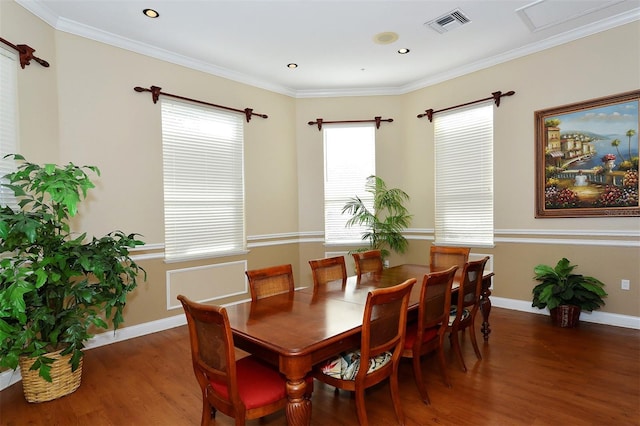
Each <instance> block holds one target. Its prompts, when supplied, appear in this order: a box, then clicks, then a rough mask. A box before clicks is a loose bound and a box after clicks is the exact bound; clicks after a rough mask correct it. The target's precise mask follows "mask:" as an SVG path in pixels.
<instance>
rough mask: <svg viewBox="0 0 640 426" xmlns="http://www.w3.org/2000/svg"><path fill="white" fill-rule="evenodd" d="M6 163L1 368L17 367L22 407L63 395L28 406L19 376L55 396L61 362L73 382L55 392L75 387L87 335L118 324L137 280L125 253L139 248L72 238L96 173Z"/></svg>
mask: <svg viewBox="0 0 640 426" xmlns="http://www.w3.org/2000/svg"><path fill="white" fill-rule="evenodd" d="M7 157H12V158H13V159H14V160H16V161H18V162H19V165H18V167H17V170H16V171H15V172H14V173H10V174H8V175H6V176H4V182H5V183H3V186H4V187H7V188H10V189H11V190H12V191H13V193H14V194H15V197H16V201H17V205H14V206H8V205H2V206H0V367H3V368H10V369H15V368H17V366H18V365H20V368H21V370H22V379H23V386H24V387H25V396H26V397H27V399H28V400H30V401H42V400H49V399H54V398H56V397H58V396H62V394H57V393H56V392H58V391H56V390H55V389H54V390H47V391H45V395H44V396H43V397H42V399H40V397H38V396H37V395H31V398H30V397H29V396H28V394H27V393H28V391H29V390H28V389H27V386H28V385H29V384H28V383H26V382H25V375H27V374H30V375H31V376H34V377H35V379H34V380H39V381H40V382H42V381H43V380H44V381H46V382H52V386H54V388H55V386H56V384H57V383H58V380H57V378H56V377H52V374H53V372H54V370H53V368H54V367H55V368H58V366H59V365H60V363H61V362H62V364H63V367H65V368H67V369H68V367H69V366H70V367H71V368H70V371H71V372H72V373H74V374H76V375H77V377H78V379H77V380H76V381H75V382H76V383H75V384H74V385H73V386H74V387H73V388H72V389H66V390H62V391H61V392H63V394H65V393H70V392H73V391H74V390H75V389H76V388H77V387H78V386H79V384H80V383H79V374H80V372H81V371H82V369H81V367H82V357H83V352H82V348H83V347H84V344H85V342H86V341H87V340H88V339H90V338H91V337H93V336H92V331H93V330H96V329H107V328H109V323H110V324H111V326H112V327H113V329H114V330H115V329H116V328H118V326H119V325H120V324H121V323H122V322H123V317H122V311H123V308H124V306H125V303H126V296H127V293H129V292H130V291H132V290H133V289H134V288H135V287H136V280H137V276H138V274H139V273H140V272H143V273H144V270H143V269H142V268H140V267H139V266H138V265H137V264H136V263H135V262H134V261H133V260H132V259H131V258H130V256H129V249H130V248H133V247H136V246H138V245H142V244H144V243H143V242H142V241H139V240H138V239H137V238H136V234H129V235H127V234H124V233H122V232H120V231H114V232H111V233H109V234H107V235H105V236H103V237H101V238H95V237H93V238H87V236H86V234H84V233H83V234H75V233H73V232H72V231H71V228H70V224H69V222H70V220H71V218H72V217H73V216H75V215H76V213H77V211H78V210H77V207H78V203H79V202H80V201H81V200H82V199H83V198H86V195H87V191H88V190H89V189H91V188H93V187H94V184H93V183H92V182H91V180H90V178H89V176H88V175H87V172H93V173H95V174H97V175H99V173H100V172H99V170H98V168H97V167H95V166H82V167H78V166H76V165H74V164H73V163H69V164H68V165H66V166H62V167H60V166H57V165H55V164H45V165H43V166H40V165H37V164H33V163H30V162H27V161H26V160H25V159H24V157H22V156H21V155H10V156H6V157H5V158H7ZM55 371H56V372H57V369H56V370H55ZM36 373H37V374H36ZM61 374H64V373H61ZM65 380H66V379H65ZM39 386H42V385H39ZM47 392H50V394H49V393H47ZM51 395H53V396H52V397H51Z"/></svg>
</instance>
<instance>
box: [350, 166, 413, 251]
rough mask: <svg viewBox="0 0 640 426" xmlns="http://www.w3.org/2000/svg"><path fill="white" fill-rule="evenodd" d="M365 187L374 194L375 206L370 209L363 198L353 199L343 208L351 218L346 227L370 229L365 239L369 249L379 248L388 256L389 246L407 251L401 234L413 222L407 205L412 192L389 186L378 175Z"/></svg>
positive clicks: (366, 232) (368, 179) (365, 234)
mask: <svg viewBox="0 0 640 426" xmlns="http://www.w3.org/2000/svg"><path fill="white" fill-rule="evenodd" d="M365 190H366V191H367V192H369V193H371V194H372V195H373V209H372V210H370V209H369V208H368V207H367V206H366V204H365V203H364V202H363V201H362V200H361V199H360V197H357V196H356V197H354V198H351V199H350V200H349V201H348V202H347V204H345V206H344V207H343V208H342V213H343V214H344V213H348V214H350V215H351V218H350V219H349V220H348V221H347V223H346V226H347V227H350V226H354V225H361V226H364V227H365V228H366V229H367V230H366V231H365V232H364V233H363V234H362V239H363V240H366V241H368V242H369V247H368V248H367V250H370V249H379V250H380V251H381V253H382V257H383V258H386V257H387V256H388V255H389V249H390V250H393V251H394V252H396V253H404V252H405V251H406V249H407V246H408V242H407V239H406V238H405V237H404V235H402V231H404V230H405V229H406V228H407V227H408V226H409V224H410V223H411V218H412V215H410V214H409V211H408V210H407V208H406V207H405V206H404V203H405V202H406V201H408V200H409V195H407V193H406V192H404V191H403V190H401V189H398V188H387V185H386V184H385V182H384V180H382V178H380V177H378V176H373V175H372V176H369V177H368V178H367V183H366V186H365Z"/></svg>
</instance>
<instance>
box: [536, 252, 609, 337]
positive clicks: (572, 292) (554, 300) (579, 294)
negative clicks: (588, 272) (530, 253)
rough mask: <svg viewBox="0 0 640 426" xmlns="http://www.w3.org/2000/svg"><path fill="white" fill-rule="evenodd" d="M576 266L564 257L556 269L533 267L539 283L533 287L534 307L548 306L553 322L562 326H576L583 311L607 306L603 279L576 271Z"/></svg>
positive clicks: (540, 266)
mask: <svg viewBox="0 0 640 426" xmlns="http://www.w3.org/2000/svg"><path fill="white" fill-rule="evenodd" d="M576 267H577V265H571V262H569V260H567V259H566V258H562V259H560V260H559V261H558V263H557V264H556V266H555V267H553V268H552V267H551V266H548V265H537V266H536V267H535V268H534V269H533V271H534V273H535V277H534V279H535V280H537V281H538V282H539V283H540V284H538V285H536V286H535V287H534V288H533V303H532V305H531V306H534V307H537V308H540V309H544V308H545V307H546V308H549V312H550V314H551V320H552V322H553V323H554V324H556V325H559V326H560V327H575V326H576V325H577V323H578V319H579V318H580V312H581V311H582V310H585V311H589V312H591V311H593V310H594V309H598V308H600V307H601V306H602V305H604V300H602V298H603V297H605V296H607V293H606V292H605V291H604V289H603V286H604V284H603V283H602V282H601V281H600V280H598V279H597V278H594V277H586V276H584V275H580V274H574V273H573V270H574V269H575V268H576Z"/></svg>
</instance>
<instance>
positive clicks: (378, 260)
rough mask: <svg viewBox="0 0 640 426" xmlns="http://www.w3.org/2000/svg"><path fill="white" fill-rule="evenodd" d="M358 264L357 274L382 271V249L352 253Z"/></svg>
mask: <svg viewBox="0 0 640 426" xmlns="http://www.w3.org/2000/svg"><path fill="white" fill-rule="evenodd" d="M351 255H352V256H353V260H354V262H355V266H356V275H358V276H360V275H362V274H365V273H367V272H374V273H377V274H380V273H382V269H383V267H384V266H383V262H382V252H381V251H380V250H367V251H359V252H355V253H351Z"/></svg>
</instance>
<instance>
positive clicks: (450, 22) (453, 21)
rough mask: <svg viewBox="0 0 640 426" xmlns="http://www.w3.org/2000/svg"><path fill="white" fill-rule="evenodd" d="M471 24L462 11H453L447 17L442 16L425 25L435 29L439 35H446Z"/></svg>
mask: <svg viewBox="0 0 640 426" xmlns="http://www.w3.org/2000/svg"><path fill="white" fill-rule="evenodd" d="M469 22H471V20H470V19H469V18H467V16H466V15H465V14H464V12H462V11H461V10H460V9H456V10H452V11H451V12H449V13H447V14H446V15H442V16H441V17H439V18H436V19H434V20H433V21H429V22H426V23H425V25H426V26H429V27H431V28H433V29H434V30H436V31H437V32H439V33H441V34H442V33H446V32H447V31H451V30H453V29H455V28H458V27H460V26H462V25H464V24H467V23H469Z"/></svg>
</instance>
